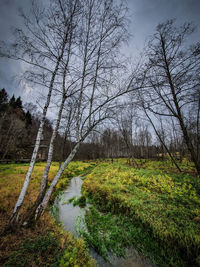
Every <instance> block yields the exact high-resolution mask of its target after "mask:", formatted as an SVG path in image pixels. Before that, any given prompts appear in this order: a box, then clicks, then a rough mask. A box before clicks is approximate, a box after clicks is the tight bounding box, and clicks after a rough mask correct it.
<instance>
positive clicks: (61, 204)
mask: <svg viewBox="0 0 200 267" xmlns="http://www.w3.org/2000/svg"><path fill="white" fill-rule="evenodd" d="M82 182H83V181H82V179H81V178H80V177H74V178H72V179H71V181H70V185H69V187H68V188H67V190H66V191H65V192H64V193H63V195H62V198H61V200H59V199H57V200H56V202H55V204H56V206H57V207H58V209H59V213H58V217H59V221H60V222H62V223H63V225H64V228H65V230H67V231H70V232H72V233H74V234H76V235H77V232H76V218H77V217H78V216H80V215H81V216H84V209H81V208H80V207H79V206H75V207H74V206H73V204H72V203H68V200H69V199H71V198H72V197H79V196H81V186H82ZM90 255H91V256H92V257H93V258H94V259H95V260H96V261H97V263H98V265H99V266H100V267H152V266H153V265H152V264H151V262H150V261H149V260H148V259H146V258H144V257H143V256H142V255H141V254H139V253H138V252H137V251H136V250H134V249H132V248H131V249H127V250H126V258H125V259H124V258H121V257H116V256H114V255H113V254H112V253H110V255H109V261H110V262H106V261H105V260H104V259H103V257H101V256H100V255H99V254H98V253H97V252H96V251H95V250H94V249H93V248H91V249H90Z"/></svg>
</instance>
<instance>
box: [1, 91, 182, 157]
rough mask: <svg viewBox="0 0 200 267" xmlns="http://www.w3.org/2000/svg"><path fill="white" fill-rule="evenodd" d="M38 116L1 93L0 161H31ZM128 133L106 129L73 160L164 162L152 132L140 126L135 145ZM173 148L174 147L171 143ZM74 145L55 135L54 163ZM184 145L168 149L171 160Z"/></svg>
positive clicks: (47, 131) (46, 136)
mask: <svg viewBox="0 0 200 267" xmlns="http://www.w3.org/2000/svg"><path fill="white" fill-rule="evenodd" d="M40 118H41V113H40V112H39V111H38V110H37V107H36V106H35V105H33V104H32V103H26V104H23V103H22V100H21V98H20V97H18V98H15V96H14V95H13V96H12V97H11V98H9V96H8V93H7V92H6V90H5V89H2V90H0V160H1V161H4V160H13V161H17V160H23V159H30V158H31V155H32V151H33V147H34V143H35V140H36V135H37V131H38V128H39V124H40ZM126 130H127V129H123V131H122V129H118V128H117V127H115V128H114V129H110V128H106V129H104V130H103V131H102V132H101V133H92V134H91V135H90V136H89V138H88V139H87V142H85V143H83V144H82V145H81V148H80V150H79V152H78V153H77V155H76V157H75V159H82V160H89V159H97V158H118V157H134V158H135V157H136V158H154V159H155V158H158V159H160V158H164V155H166V151H165V148H164V147H163V144H162V143H159V140H157V141H154V142H153V141H152V134H151V131H150V130H151V129H149V128H148V127H146V126H145V124H144V125H140V126H139V127H138V129H137V132H136V133H135V135H134V142H127V139H128V134H129V133H128V132H127V131H126ZM52 131H53V128H52V123H51V121H50V120H48V119H46V121H45V127H44V131H43V140H42V142H41V145H40V150H39V153H38V159H39V160H46V159H47V153H48V146H49V142H50V138H51V135H52ZM174 144H175V143H174ZM73 146H74V143H73V141H71V140H69V138H66V135H65V133H64V132H62V133H61V132H60V133H58V135H57V137H56V141H55V153H54V160H56V161H62V160H64V158H65V157H66V156H67V155H68V154H69V153H70V152H71V150H72V148H73ZM183 148H184V146H183V144H179V147H177V145H176V146H175V145H173V142H171V144H170V145H169V149H170V151H171V152H172V153H173V154H174V156H175V157H176V158H177V157H178V158H179V159H182V157H183V156H184V154H185V152H184V149H183Z"/></svg>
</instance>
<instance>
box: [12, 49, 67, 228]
mask: <svg viewBox="0 0 200 267" xmlns="http://www.w3.org/2000/svg"><path fill="white" fill-rule="evenodd" d="M63 52H64V46H63V51H62V55H63ZM61 58H62V56H60V57H59V58H58V60H57V63H56V67H55V70H54V72H53V73H52V78H51V82H50V87H49V92H48V95H47V99H46V103H45V106H44V108H43V113H42V119H41V122H40V126H39V129H38V133H37V138H36V142H35V146H34V150H33V154H32V158H31V162H30V165H29V169H28V172H27V174H26V178H25V180H24V184H23V186H22V189H21V192H20V194H19V197H18V200H17V202H16V204H15V207H14V210H13V213H12V215H11V217H10V221H9V226H11V225H13V224H15V223H16V222H17V221H18V217H19V211H20V208H21V206H22V203H23V201H24V197H25V195H26V191H27V188H28V185H29V182H30V179H31V175H32V172H33V169H34V165H35V162H36V158H37V154H38V150H39V147H40V141H41V137H42V132H43V128H44V123H45V118H46V114H47V110H48V107H49V104H50V101H51V95H52V90H53V84H54V80H55V77H56V74H57V71H58V68H59V64H60V61H61Z"/></svg>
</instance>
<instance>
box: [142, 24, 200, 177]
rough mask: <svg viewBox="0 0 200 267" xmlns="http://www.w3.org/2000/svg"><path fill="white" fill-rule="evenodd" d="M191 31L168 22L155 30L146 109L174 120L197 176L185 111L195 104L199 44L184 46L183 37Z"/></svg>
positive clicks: (147, 74) (198, 166)
mask: <svg viewBox="0 0 200 267" xmlns="http://www.w3.org/2000/svg"><path fill="white" fill-rule="evenodd" d="M192 32H193V27H192V25H191V24H190V23H185V24H184V25H183V26H181V27H179V28H177V27H175V25H174V21H173V20H170V21H167V22H166V23H164V24H160V25H158V27H157V32H156V34H155V35H154V36H153V38H152V40H151V41H150V42H149V45H148V50H147V56H148V63H147V64H146V72H145V77H146V83H147V84H148V85H150V86H151V90H148V91H146V92H145V97H146V101H145V109H147V110H149V111H150V112H152V113H154V114H157V115H159V116H163V117H170V116H172V117H174V118H175V119H176V120H177V121H178V123H179V127H180V129H181V131H182V135H183V138H184V141H185V143H186V145H187V149H188V151H189V153H190V155H191V159H192V161H193V162H194V164H195V167H196V170H197V173H198V174H199V173H200V163H199V161H198V156H197V151H196V145H194V144H193V143H192V141H191V138H190V135H189V129H188V127H187V110H188V109H189V108H190V107H191V105H195V106H197V105H198V100H197V99H195V98H194V97H193V95H194V94H195V92H196V90H197V88H198V87H199V74H200V73H199V70H200V69H199V65H200V52H199V51H200V44H199V43H197V44H195V45H192V46H190V47H187V46H186V40H187V39H186V38H187V37H188V36H189V35H190V34H191V33H192Z"/></svg>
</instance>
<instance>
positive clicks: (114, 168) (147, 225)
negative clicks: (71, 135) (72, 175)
mask: <svg viewBox="0 0 200 267" xmlns="http://www.w3.org/2000/svg"><path fill="white" fill-rule="evenodd" d="M147 163H148V164H147ZM163 164H164V167H163ZM154 166H155V168H154ZM191 168H192V167H191ZM83 194H84V195H86V196H89V197H90V198H92V199H93V201H94V203H95V205H96V206H97V207H99V208H100V210H101V211H104V212H105V211H109V212H112V213H114V214H118V215H119V216H121V215H123V216H125V217H126V218H128V219H129V221H130V223H132V224H133V225H135V222H136V223H137V227H136V228H137V229H138V230H137V231H138V236H137V240H138V242H139V243H140V246H141V247H143V249H142V251H143V253H145V251H146V254H148V255H150V254H151V255H150V258H151V259H152V260H153V261H154V262H157V263H158V264H159V266H188V264H189V265H190V266H198V264H199V263H198V261H199V255H200V209H199V207H200V181H199V178H198V177H192V176H190V175H189V174H178V173H176V172H175V171H174V170H173V168H172V169H171V168H170V166H169V164H168V163H166V162H164V163H163V162H162V164H161V163H160V162H151V163H150V162H145V164H144V165H143V168H141V169H134V168H131V167H129V166H127V165H126V164H125V161H124V160H122V161H115V162H114V164H109V163H102V164H100V165H98V166H97V167H96V168H95V169H94V170H93V171H92V172H91V173H90V174H89V175H88V176H87V178H86V180H85V181H84V183H83ZM130 229H131V228H130ZM139 229H141V230H139ZM128 231H130V232H131V230H128ZM144 232H146V233H148V234H149V238H150V239H149V240H150V241H149V242H150V245H148V244H147V248H148V247H152V248H155V249H153V250H152V251H151V252H149V250H148V249H147V248H145V246H146V244H144V241H143V234H144ZM132 235H133V236H134V234H132ZM130 236H131V234H130ZM139 237H140V238H139ZM116 240H117V239H116ZM127 240H128V239H127ZM130 240H132V241H130V242H132V243H133V244H134V245H135V242H133V239H132V238H130ZM140 240H141V241H140ZM147 243H148V242H147ZM156 244H158V245H156ZM140 246H139V247H140ZM108 249H110V248H109V247H108ZM154 250H155V251H154ZM155 255H156V258H155Z"/></svg>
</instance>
